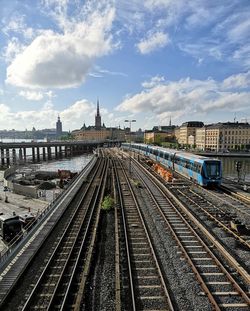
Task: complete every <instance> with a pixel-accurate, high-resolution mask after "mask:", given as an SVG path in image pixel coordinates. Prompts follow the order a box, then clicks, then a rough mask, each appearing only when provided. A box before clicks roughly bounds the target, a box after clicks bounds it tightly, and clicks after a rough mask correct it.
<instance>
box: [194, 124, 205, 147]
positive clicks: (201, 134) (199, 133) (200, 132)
mask: <svg viewBox="0 0 250 311" xmlns="http://www.w3.org/2000/svg"><path fill="white" fill-rule="evenodd" d="M195 133H196V134H195V146H196V149H198V150H205V149H206V127H205V126H204V127H201V128H197V129H196V132H195Z"/></svg>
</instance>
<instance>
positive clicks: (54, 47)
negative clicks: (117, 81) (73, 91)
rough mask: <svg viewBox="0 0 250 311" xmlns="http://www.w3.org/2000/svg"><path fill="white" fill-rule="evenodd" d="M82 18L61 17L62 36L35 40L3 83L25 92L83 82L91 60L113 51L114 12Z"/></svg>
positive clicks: (11, 66)
mask: <svg viewBox="0 0 250 311" xmlns="http://www.w3.org/2000/svg"><path fill="white" fill-rule="evenodd" d="M47 2H48V1H47ZM57 2H58V1H57ZM57 10H59V9H57ZM56 16H64V15H63V14H62V15H60V14H59V13H58V15H56ZM81 17H82V16H78V17H77V18H78V20H77V18H76V17H74V18H72V19H69V18H68V19H66V18H65V16H64V17H62V18H60V26H61V27H62V28H63V32H62V33H59V32H58V33H55V32H54V33H53V32H52V31H49V32H48V31H46V33H44V34H40V35H39V36H38V37H36V38H35V39H34V40H33V41H32V42H31V44H30V45H28V46H27V47H26V48H25V49H24V51H23V52H22V53H19V54H18V55H17V56H16V57H15V59H14V60H13V62H12V63H11V64H10V66H9V67H8V68H7V79H6V82H7V83H9V84H12V85H15V86H19V87H26V88H48V87H50V88H67V87H75V86H78V85H80V84H81V83H82V82H84V80H85V78H86V75H87V74H88V73H89V71H90V68H91V66H92V64H93V62H94V60H95V59H96V58H98V57H101V56H103V55H106V54H108V53H110V52H112V49H114V48H115V45H114V44H113V42H112V40H113V37H112V34H111V27H112V22H113V20H114V17H115V11H114V9H113V8H110V7H107V8H106V9H105V10H103V11H94V12H92V14H89V15H88V17H87V18H86V19H83V17H82V19H80V18H81ZM62 20H63V21H64V22H63V21H62Z"/></svg>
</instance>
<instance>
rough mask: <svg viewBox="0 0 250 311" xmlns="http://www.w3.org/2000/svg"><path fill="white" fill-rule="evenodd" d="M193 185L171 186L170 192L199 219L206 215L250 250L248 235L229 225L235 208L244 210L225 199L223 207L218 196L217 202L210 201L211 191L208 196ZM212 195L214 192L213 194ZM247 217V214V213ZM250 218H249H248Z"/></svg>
mask: <svg viewBox="0 0 250 311" xmlns="http://www.w3.org/2000/svg"><path fill="white" fill-rule="evenodd" d="M197 190H198V189H195V187H193V186H192V187H182V188H175V187H172V188H171V192H172V193H173V194H174V195H175V196H176V197H178V199H179V200H180V201H181V202H182V203H183V204H185V205H186V206H188V209H189V210H190V211H191V212H192V213H193V214H194V215H196V217H199V218H200V219H202V218H203V220H204V217H206V218H207V219H209V220H211V221H213V222H214V224H215V225H216V226H217V227H219V228H222V229H223V230H224V231H225V232H226V233H227V234H229V235H231V236H232V237H233V238H234V239H236V240H238V241H239V242H240V243H241V244H242V245H243V246H245V247H246V248H247V249H248V251H250V241H249V236H248V235H240V233H238V232H237V231H235V230H233V229H232V227H231V221H232V222H234V221H235V222H236V219H237V217H238V216H237V214H236V213H235V210H237V211H238V213H239V212H241V213H243V212H244V210H243V211H242V210H240V209H239V208H237V206H232V205H231V204H229V203H227V202H226V201H224V202H223V207H222V206H221V205H220V200H219V197H218V196H217V197H218V202H217V204H216V203H215V202H214V201H212V202H211V192H209V193H208V194H209V196H207V193H206V190H205V189H204V191H203V193H202V192H200V191H199V193H197ZM213 195H214V194H213ZM248 217H249V214H248ZM249 219H250V218H249Z"/></svg>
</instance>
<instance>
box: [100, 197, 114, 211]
mask: <svg viewBox="0 0 250 311" xmlns="http://www.w3.org/2000/svg"><path fill="white" fill-rule="evenodd" d="M114 203H115V201H114V199H113V198H111V196H110V195H107V196H106V197H104V199H103V201H102V209H103V210H105V211H109V210H111V209H112V208H114Z"/></svg>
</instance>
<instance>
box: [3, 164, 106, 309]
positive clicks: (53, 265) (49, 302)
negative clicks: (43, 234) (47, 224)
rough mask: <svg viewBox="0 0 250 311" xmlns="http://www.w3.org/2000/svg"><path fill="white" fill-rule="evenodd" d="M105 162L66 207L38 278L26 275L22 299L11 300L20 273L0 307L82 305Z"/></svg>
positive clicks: (70, 307)
mask: <svg viewBox="0 0 250 311" xmlns="http://www.w3.org/2000/svg"><path fill="white" fill-rule="evenodd" d="M107 166H108V161H107V160H104V159H102V160H100V161H99V166H98V167H97V168H96V170H95V171H94V172H93V175H92V178H91V180H90V182H89V184H88V186H87V188H86V189H85V192H84V194H81V195H80V197H81V198H80V200H78V201H77V203H76V202H74V204H73V205H74V206H73V207H72V206H71V207H70V208H69V209H73V210H72V213H71V214H69V215H66V217H67V218H69V219H68V221H67V225H66V227H64V228H62V226H61V227H60V224H59V229H57V230H56V231H57V238H56V243H54V244H53V245H52V246H51V249H50V251H49V254H48V256H46V259H45V260H44V261H43V264H42V266H41V268H40V276H39V278H38V279H36V280H35V281H32V279H31V278H32V275H31V276H30V275H29V276H27V275H26V278H29V279H30V283H31V286H30V287H29V288H32V290H25V289H23V291H22V293H24V294H23V296H24V297H23V299H17V298H15V299H14V301H13V300H12V298H13V297H14V296H16V293H17V292H19V291H21V290H20V288H19V287H17V286H18V285H20V283H21V282H22V278H23V276H20V278H19V283H18V284H17V286H16V287H14V288H13V289H12V291H10V292H9V295H8V296H7V297H5V299H4V303H2V305H1V310H37V309H39V310H41V309H46V310H69V309H71V310H80V308H81V307H82V306H83V305H84V301H83V297H84V290H85V284H86V278H87V275H88V272H89V269H90V265H91V264H90V262H91V258H92V252H93V247H94V243H95V238H96V228H97V226H98V221H99V213H100V209H99V208H98V206H99V205H100V201H101V199H102V196H103V192H104V186H105V184H106V181H105V179H106V176H107V175H106V173H107ZM83 200H84V204H83V203H82V201H83ZM53 225H54V224H53ZM52 232H53V231H52ZM35 260H38V261H39V258H38V257H37V256H35V257H34V261H35ZM32 264H34V262H33V263H32ZM39 266H40V264H39ZM31 269H32V268H31ZM31 269H29V270H27V271H28V272H27V273H30V272H31ZM76 284H77V286H76ZM14 293H15V294H14Z"/></svg>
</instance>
